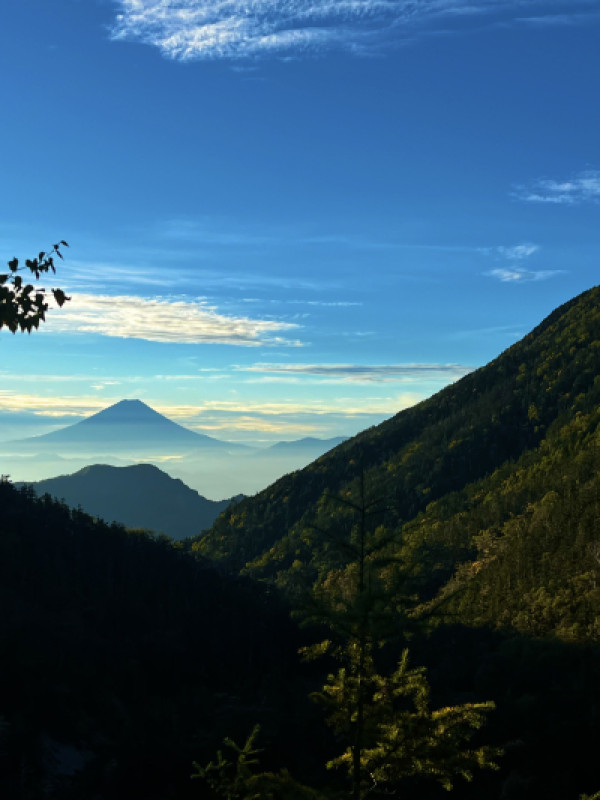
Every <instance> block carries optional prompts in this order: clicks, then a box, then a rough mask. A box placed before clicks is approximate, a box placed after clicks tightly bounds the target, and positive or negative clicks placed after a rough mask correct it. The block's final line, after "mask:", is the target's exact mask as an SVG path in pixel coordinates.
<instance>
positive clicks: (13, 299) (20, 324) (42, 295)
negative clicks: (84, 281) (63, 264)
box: [0, 239, 71, 333]
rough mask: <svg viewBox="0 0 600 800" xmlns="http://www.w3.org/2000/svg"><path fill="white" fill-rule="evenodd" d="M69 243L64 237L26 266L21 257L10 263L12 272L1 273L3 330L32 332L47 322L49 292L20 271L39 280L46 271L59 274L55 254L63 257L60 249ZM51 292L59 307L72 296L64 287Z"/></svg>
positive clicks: (0, 306)
mask: <svg viewBox="0 0 600 800" xmlns="http://www.w3.org/2000/svg"><path fill="white" fill-rule="evenodd" d="M68 246H69V245H68V244H67V242H65V240H64V239H61V240H60V242H58V243H57V244H53V245H52V247H51V248H50V250H48V251H46V250H41V251H40V252H39V253H38V255H37V257H36V258H28V259H26V261H25V264H24V265H23V266H21V265H20V264H19V259H18V258H13V259H11V260H10V261H9V262H8V269H9V272H6V273H4V274H0V329H2V328H3V327H7V328H8V330H9V331H11V333H16V332H17V331H21V332H23V333H24V332H25V331H27V333H31V331H32V330H33V329H34V328H36V329H37V328H39V325H40V322H44V321H45V319H46V311H47V310H48V292H47V291H46V289H44V288H42V287H39V286H34V285H33V284H32V283H27V281H24V280H23V277H22V275H20V274H19V273H20V272H25V273H26V274H28V275H31V276H35V279H36V281H39V279H40V276H41V275H43V274H45V273H49V272H52V274H56V268H55V266H54V257H55V256H58V257H59V258H61V259H62V257H63V256H62V253H61V250H60V248H61V247H68ZM50 293H51V294H52V296H53V297H54V300H55V302H56V304H57V305H58V306H59V307H61V306H63V305H64V304H65V303H66V302H67V300H70V299H71V298H70V297H67V295H66V294H65V293H64V291H63V290H62V289H51V290H50Z"/></svg>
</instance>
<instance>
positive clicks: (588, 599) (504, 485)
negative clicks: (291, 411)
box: [193, 288, 600, 641]
mask: <svg viewBox="0 0 600 800" xmlns="http://www.w3.org/2000/svg"><path fill="white" fill-rule="evenodd" d="M599 406H600V289H598V288H595V289H592V290H590V291H588V292H585V293H584V294H582V295H580V296H579V297H577V298H575V299H574V300H571V301H570V302H568V303H566V304H565V305H563V306H561V307H560V308H558V309H556V310H555V311H554V312H553V313H552V314H551V315H550V316H549V317H548V318H547V319H546V320H544V322H542V324H541V325H539V326H538V327H537V328H536V329H535V330H533V331H532V332H531V333H530V334H529V335H528V336H526V337H525V338H524V339H523V340H521V341H520V342H518V343H517V344H515V345H514V346H513V347H511V348H510V349H508V350H507V351H505V352H504V353H502V354H501V355H500V356H499V357H498V358H496V359H495V360H494V361H492V362H491V363H490V364H488V365H487V366H485V367H483V368H481V369H479V370H477V371H475V372H473V373H471V374H469V375H467V376H466V377H465V378H463V379H462V380H460V381H458V382H457V383H455V384H453V385H452V386H449V387H447V388H446V389H444V390H442V391H441V392H439V393H438V394H437V395H435V396H433V397H431V398H430V399H428V400H426V401H424V402H423V403H420V404H419V405H418V406H416V407H414V408H411V409H408V410H406V411H403V412H401V413H400V414H398V415H396V416H395V417H393V418H392V419H390V420H388V421H387V422H384V423H383V424H382V425H380V426H377V427H376V428H372V429H370V430H367V431H365V432H364V433H362V434H360V435H359V436H357V437H355V438H354V439H352V440H350V441H348V442H346V443H344V444H342V445H340V446H339V447H337V448H336V449H335V450H333V451H332V452H330V453H328V454H327V455H325V456H323V457H322V458H320V459H319V460H318V461H316V462H315V463H314V464H312V465H311V466H309V467H308V468H306V469H305V470H303V471H302V472H300V473H296V474H292V475H288V476H285V477H284V478H282V479H281V480H280V481H278V482H277V483H275V484H274V485H273V486H271V487H269V488H268V489H266V490H265V491H264V492H262V493H260V494H259V495H257V496H255V497H253V498H248V499H246V500H243V501H242V502H240V503H239V504H237V505H235V506H233V507H232V508H231V509H229V510H228V511H226V512H225V513H224V514H222V515H221V516H220V518H219V519H218V520H217V522H216V523H215V525H214V526H213V528H212V529H211V530H210V531H209V532H208V533H207V534H206V535H205V536H203V537H202V538H200V539H198V540H197V541H196V542H195V543H194V545H193V547H194V549H195V550H196V551H197V552H199V553H202V554H203V555H206V556H209V557H211V558H217V559H223V560H224V561H225V562H226V563H228V564H231V565H233V566H234V568H237V569H241V570H242V571H243V572H245V573H246V574H249V575H252V576H255V577H259V578H264V579H269V580H274V581H275V582H276V583H278V585H279V586H280V587H282V588H284V589H285V588H286V586H289V587H292V586H293V584H294V573H295V572H297V571H302V573H303V580H304V579H306V578H308V579H310V580H314V579H316V577H317V575H318V574H322V573H323V572H324V571H326V570H327V568H328V566H334V565H329V564H328V561H327V558H328V556H327V543H326V542H323V541H321V540H320V539H319V536H318V535H316V534H314V531H315V530H316V529H317V530H318V529H323V528H327V527H328V526H331V525H332V523H335V521H336V515H338V516H339V521H340V523H343V512H342V510H341V509H340V507H339V504H338V506H337V507H336V506H335V501H333V502H332V500H331V498H332V497H335V495H338V496H342V497H343V496H351V495H352V494H353V493H355V492H356V485H357V480H358V476H359V474H363V475H364V480H365V482H366V484H367V486H368V487H369V491H370V493H371V496H372V497H376V498H380V500H381V505H382V506H384V507H385V508H384V510H383V511H382V513H381V514H380V515H379V516H375V517H373V521H372V528H373V531H375V530H376V529H377V528H378V527H379V528H382V529H383V530H385V532H386V536H391V537H392V539H393V543H392V544H390V550H391V552H393V553H394V556H395V558H396V564H395V566H394V568H393V569H391V570H390V575H389V580H390V585H391V584H392V583H393V584H394V585H396V586H399V589H401V590H402V591H404V592H406V591H409V592H410V593H411V594H416V595H417V596H418V599H419V601H420V602H421V603H429V604H430V605H432V603H431V601H432V600H434V598H438V599H439V600H442V599H443V600H444V602H443V603H439V604H436V608H438V610H439V613H440V614H445V615H447V616H448V617H449V619H453V620H455V619H457V618H458V619H460V621H461V622H463V623H465V622H466V623H483V622H485V623H486V624H491V625H495V626H505V625H509V626H513V627H515V628H516V629H517V630H520V631H522V632H524V633H534V634H536V635H545V634H550V633H552V634H555V635H558V636H560V637H562V638H564V639H566V640H569V641H574V640H579V641H587V640H588V638H589V637H590V636H592V637H594V636H596V635H597V632H598V626H599V625H600V607H599V606H598V602H597V600H598V595H597V594H596V577H600V575H599V573H598V570H600V561H599V558H600V544H599V542H600V533H599V532H598V531H597V530H596V520H597V519H598V512H599V511H600V508H599V505H598V503H599V498H600V479H599V478H598V477H597V475H598V466H599V460H598V459H599V455H598V435H597V426H598V422H599V421H600V413H599V410H598V409H599ZM311 531H312V533H311ZM394 571H395V573H396V574H391V573H392V572H394ZM459 586H460V589H461V590H460V592H458V591H457V589H458V587H459ZM456 614H458V617H456Z"/></svg>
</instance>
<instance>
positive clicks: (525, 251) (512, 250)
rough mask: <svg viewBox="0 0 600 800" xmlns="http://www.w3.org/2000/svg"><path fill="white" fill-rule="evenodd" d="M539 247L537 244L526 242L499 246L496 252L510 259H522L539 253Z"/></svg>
mask: <svg viewBox="0 0 600 800" xmlns="http://www.w3.org/2000/svg"><path fill="white" fill-rule="evenodd" d="M539 249H540V248H539V246H538V245H537V244H530V243H527V242H525V243H524V244H515V245H512V246H511V247H497V248H496V252H497V253H498V255H500V256H503V257H504V258H507V259H508V260H509V261H522V260H523V259H525V258H529V256H532V255H533V254H534V253H537V252H538V250H539Z"/></svg>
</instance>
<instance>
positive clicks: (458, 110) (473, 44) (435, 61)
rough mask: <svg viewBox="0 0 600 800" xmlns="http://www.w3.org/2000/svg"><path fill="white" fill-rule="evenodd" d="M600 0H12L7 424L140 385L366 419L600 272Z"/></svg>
mask: <svg viewBox="0 0 600 800" xmlns="http://www.w3.org/2000/svg"><path fill="white" fill-rule="evenodd" d="M599 36H600V0H587V1H586V0H568V2H558V0H557V2H553V0H539V1H538V0H486V1H485V2H484V1H483V0H479V2H477V1H474V0H420V2H408V0H394V1H393V2H392V1H391V0H290V2H284V1H283V0H277V2H275V0H250V2H248V0H245V1H244V2H242V0H228V2H222V0H202V1H200V0H178V2H175V0H120V1H117V0H95V1H94V0H12V2H8V3H5V4H4V6H3V9H2V12H1V25H0V91H1V98H0V99H1V107H2V117H3V119H2V125H1V126H0V164H1V175H2V189H3V191H2V195H1V198H0V234H1V237H0V242H1V243H2V247H1V253H0V256H1V257H2V258H3V259H4V261H5V262H6V261H8V259H10V258H12V257H13V256H15V255H16V256H19V257H21V258H24V257H27V256H31V255H33V254H34V253H36V252H37V251H38V250H39V249H43V248H46V247H48V246H49V245H50V244H51V243H52V242H54V241H58V240H59V239H61V238H64V239H66V240H67V241H68V242H69V243H70V245H71V247H70V249H69V250H68V251H65V256H66V259H65V263H64V264H61V265H60V271H59V275H58V277H57V278H56V284H57V285H60V286H62V287H63V288H65V289H66V290H67V291H68V293H69V294H71V295H72V300H71V302H70V303H69V304H68V305H67V306H65V307H64V308H63V309H61V310H56V311H52V312H50V313H49V315H48V322H47V324H46V325H45V326H44V327H43V329H41V330H40V331H39V332H37V333H34V334H33V335H31V336H12V335H10V334H8V333H6V332H5V331H2V332H1V333H0V439H8V438H12V437H13V436H15V435H21V434H22V433H29V434H30V433H33V432H39V433H41V432H45V431H46V430H50V429H52V428H54V427H58V426H61V425H64V424H69V423H71V422H73V421H76V420H77V419H79V418H81V417H82V416H85V415H88V414H90V413H93V412H95V411H98V410H100V409H101V408H103V407H106V406H107V405H110V404H111V403H113V402H116V401H118V400H120V399H122V398H132V397H137V398H140V399H142V400H144V401H145V402H147V403H148V404H149V405H151V406H153V407H154V408H157V409H158V410H160V411H162V412H163V413H166V414H167V415H169V416H170V417H172V418H173V419H176V420H177V421H179V422H181V423H182V424H185V425H188V426H189V427H191V428H193V429H195V430H198V431H200V432H203V433H208V434H210V435H213V436H216V437H218V438H223V439H230V440H237V441H254V442H264V443H267V442H269V441H277V440H282V439H286V440H289V439H296V438H300V437H302V436H320V437H329V436H336V435H351V434H354V433H356V432H358V431H359V430H362V429H364V428H365V427H368V426H369V425H372V424H375V423H377V422H379V421H381V420H382V419H384V418H386V417H388V416H390V415H391V414H393V413H395V412H396V411H399V410H400V409H401V408H404V407H406V406H408V405H410V404H412V403H414V402H416V401H418V400H419V399H422V398H423V397H426V396H428V395H430V394H432V393H433V392H435V391H437V390H438V389H440V388H442V387H443V386H444V385H446V384H447V383H449V382H451V381H453V380H455V379H456V378H458V377H460V376H462V375H464V374H466V372H468V371H469V370H470V369H472V368H475V367H478V366H480V365H482V364H484V363H486V362H487V361H489V360H490V359H491V358H493V357H495V356H496V355H497V354H498V353H500V352H501V351H502V350H504V349H505V348H506V347H508V346H509V345H510V344H512V343H513V342H514V341H516V340H517V339H518V338H520V337H521V336H523V335H524V334H525V333H527V332H528V331H529V330H530V329H531V328H532V327H534V326H535V325H536V324H537V323H538V322H539V321H540V320H541V319H542V318H543V317H544V316H545V315H546V314H548V313H549V312H550V311H551V310H552V309H553V308H554V307H556V306H557V305H559V304H560V303H562V302H565V301H566V300H568V299H569V298H570V297H572V296H573V295H575V294H577V293H579V292H580V291H583V290H585V289H587V288H589V287H590V286H593V285H594V284H596V283H597V269H598V264H599V258H598V256H599V254H600V225H599V224H598V223H599V211H600V104H599V103H598V97H599V96H600V92H599V89H600V86H599V84H600V48H599V47H598V41H599Z"/></svg>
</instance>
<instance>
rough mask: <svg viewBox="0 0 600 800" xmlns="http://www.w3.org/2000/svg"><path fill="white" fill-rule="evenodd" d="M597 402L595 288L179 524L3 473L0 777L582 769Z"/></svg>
mask: <svg viewBox="0 0 600 800" xmlns="http://www.w3.org/2000/svg"><path fill="white" fill-rule="evenodd" d="M599 408H600V289H592V290H590V291H589V292H586V293H584V294H583V295H581V296H580V297H577V298H575V299H574V300H572V301H570V302H569V303H567V304H565V305H564V306H562V307H561V308H559V309H557V310H556V311H555V312H554V313H553V314H551V315H550V316H549V317H548V318H547V319H546V320H545V321H544V322H543V323H542V324H541V325H539V326H538V327H537V328H536V329H535V330H534V331H532V332H531V333H530V334H529V335H528V336H526V337H525V338H524V339H523V340H522V341H520V342H518V343H517V344H515V345H514V346H513V347H511V348H510V349H509V350H507V351H506V352H504V353H503V354H501V355H500V356H499V357H498V358H497V359H495V360H494V361H493V362H491V363H490V364H488V365H487V366H485V367H483V368H482V369H480V370H477V371H476V372H474V373H472V374H470V375H468V376H467V377H465V378H463V379H462V380H460V381H459V382H457V383H456V384H454V385H452V386H450V387H447V388H446V389H444V390H443V391H442V392H440V393H438V394H437V395H435V396H434V397H432V398H430V399H429V400H427V401H425V402H423V403H420V404H419V405H418V406H415V407H414V408H412V409H409V410H407V411H403V412H401V413H400V414H398V415H397V416H395V417H394V418H392V419H390V420H388V421H387V422H385V423H383V424H382V425H380V426H377V427H375V428H372V429H370V430H367V431H365V432H363V433H362V434H360V435H359V436H357V437H355V438H354V439H352V440H349V441H347V442H344V443H342V444H341V445H339V446H338V447H336V448H335V449H334V450H333V451H331V452H330V453H328V454H326V455H325V456H322V457H321V458H320V459H318V460H317V461H316V462H314V463H313V464H312V465H310V466H309V467H307V468H306V469H304V470H302V471H300V472H297V473H293V474H291V475H287V476H285V477H284V478H282V479H281V480H279V481H278V482H277V483H275V484H273V485H272V486H270V487H268V488H267V489H266V490H265V491H263V492H261V493H259V494H258V495H256V496H255V497H251V498H246V499H243V500H241V501H240V502H239V503H237V504H234V505H233V506H232V507H231V508H229V509H228V510H227V511H225V512H224V513H223V514H222V515H221V516H220V518H219V519H218V520H217V521H216V523H215V524H214V526H213V527H212V528H211V529H210V530H209V531H208V532H207V533H205V534H203V535H202V536H200V537H195V538H191V539H189V540H187V541H186V542H183V543H175V542H171V541H170V540H168V539H167V538H165V537H156V536H154V535H152V534H151V533H149V532H147V531H140V530H138V531H131V530H126V529H124V528H122V527H119V526H117V525H112V526H108V525H106V524H104V523H103V522H101V521H99V520H95V519H92V518H91V517H88V516H86V515H85V514H83V513H81V512H77V511H71V510H69V509H68V508H67V507H66V506H64V505H62V504H60V503H57V502H56V501H52V500H50V498H48V497H45V498H41V499H38V498H36V497H35V496H34V495H33V494H32V493H31V492H30V491H28V490H27V489H25V490H17V489H16V488H15V487H13V486H12V485H10V484H9V483H4V484H1V485H0V503H1V505H0V508H1V509H2V516H1V519H0V532H1V536H0V597H1V598H2V609H3V611H4V613H3V614H2V615H1V617H0V642H1V646H2V652H3V653H5V654H7V655H6V657H5V658H3V659H2V662H1V663H0V685H1V686H2V687H3V688H2V690H1V694H0V716H1V718H2V727H1V733H0V735H1V737H2V742H1V745H0V770H1V772H0V775H1V780H2V785H3V787H6V788H7V796H8V797H11V798H13V797H14V798H15V800H26V799H27V800H29V798H31V799H32V800H34V798H38V797H40V798H42V797H43V798H46V797H47V798H50V799H51V800H74V799H75V798H89V800H95V798H98V800H104V798H107V799H108V798H116V799H117V800H120V798H128V800H138V798H139V800H142V798H144V800H153V798H156V800H175V799H176V798H181V799H182V800H184V798H187V797H206V798H212V797H220V796H229V797H240V798H250V797H264V798H273V800H275V798H279V797H281V798H286V797H287V798H290V800H291V799H292V798H309V797H311V798H317V797H319V798H321V797H328V798H333V797H355V798H362V797H366V796H372V797H383V796H397V797H402V798H406V800H422V799H423V800H424V798H427V800H436V798H438V797H442V796H445V789H446V788H448V787H449V785H450V784H452V786H453V794H452V796H454V797H456V798H459V799H460V800H476V799H480V798H481V797H486V798H490V800H519V799H520V798H531V797H538V796H539V797H544V798H546V800H569V799H572V800H576V798H578V797H579V796H580V795H582V793H585V792H587V793H592V792H594V791H596V790H598V788H599V787H600V767H599V766H598V764H597V757H596V747H595V743H596V742H597V740H598V736H599V734H600V658H599V657H600V647H599V643H598V637H599V633H600V586H599V585H598V584H599V582H600V534H599V532H598V531H597V520H598V518H599V516H600V478H599V477H598V472H599V471H598V466H599V461H600V454H599V451H598V444H599V442H598V438H599V436H600V431H599V430H598V423H599V422H600V411H599ZM299 650H301V651H302V655H303V656H304V657H303V658H301V655H299ZM407 654H408V655H407ZM307 656H311V658H309V659H308V660H307ZM312 656H315V658H312ZM317 656H320V657H317ZM425 668H426V670H425ZM315 701H316V702H315ZM492 704H493V706H494V707H493V708H492ZM444 714H445V715H446V716H444ZM357 718H358V722H357ZM257 724H258V725H259V726H260V730H259V731H257V733H256V737H255V738H252V737H251V738H250V739H247V737H248V735H249V734H250V732H251V731H252V729H253V727H254V726H255V725H257ZM453 726H454V727H453ZM451 730H453V731H454V732H455V733H456V736H454V734H453V735H452V737H450V738H452V741H451V740H450V738H449V734H448V731H451ZM225 737H230V741H231V742H237V743H238V744H239V745H240V747H241V751H235V748H233V746H232V744H230V746H229V749H228V750H227V749H226V750H225V751H224V752H226V753H227V752H233V753H236V752H237V756H236V758H237V759H238V760H237V767H235V764H233V766H232V764H229V766H227V767H224V766H222V767H219V762H218V761H215V758H216V751H217V749H218V748H220V747H221V748H222V744H221V743H222V741H223V739H224V738H225ZM357 737H358V738H361V737H362V739H361V741H360V742H359V744H357ZM369 737H371V738H369ZM459 739H460V743H458V740H459ZM466 740H468V741H469V744H468V748H467V749H465V747H467V745H466V744H465V741H466ZM244 741H246V745H247V747H246V749H245V750H244V748H243V743H244ZM348 741H350V744H348V745H347V742H348ZM369 742H371V744H369ZM400 742H401V743H400ZM390 743H391V744H390ZM417 745H418V747H417ZM346 747H347V749H345V748H346ZM254 749H257V750H260V751H261V752H260V755H259V756H257V759H258V760H259V761H260V763H259V764H256V765H254V764H252V763H251V762H253V761H254V755H253V754H254ZM400 755H401V756H402V757H401V758H400ZM211 759H212V767H210V768H208V766H207V765H208V764H209V763H210V762H211ZM245 759H246V761H248V765H246V761H245ZM192 762H195V764H196V766H195V767H194V769H195V774H196V776H200V775H203V776H204V778H205V780H200V779H194V780H190V775H191V774H192V772H193V769H192ZM326 762H329V766H330V768H329V769H326V768H325V765H326ZM235 768H237V773H236V777H235V780H234V779H233V778H231V774H232V773H231V769H234V771H235ZM227 770H229V772H228V771H227ZM288 771H289V772H288ZM242 773H244V774H243V775H242ZM461 774H462V775H463V777H462V778H461V777H460V775H461ZM228 776H229V777H228ZM292 776H293V777H292ZM369 776H370V777H369ZM373 776H374V777H373ZM465 777H467V778H469V779H470V780H465V779H464V778H465ZM228 780H229V784H228V783H227V781H228ZM369 780H370V782H369ZM235 781H237V783H236V784H235V787H234V783H235ZM261 781H262V783H261ZM210 786H212V789H211V788H210ZM227 786H229V789H227ZM252 786H254V790H253V791H254V794H251V789H252ZM224 787H225V788H224ZM232 787H234V788H232ZM248 787H250V788H248ZM257 787H258V788H257ZM261 787H263V788H261ZM309 787H310V788H309ZM236 792H237V793H236ZM228 793H229V794H228Z"/></svg>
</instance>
